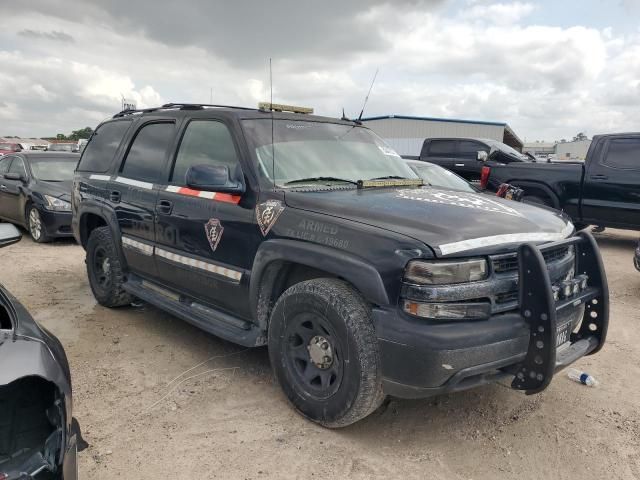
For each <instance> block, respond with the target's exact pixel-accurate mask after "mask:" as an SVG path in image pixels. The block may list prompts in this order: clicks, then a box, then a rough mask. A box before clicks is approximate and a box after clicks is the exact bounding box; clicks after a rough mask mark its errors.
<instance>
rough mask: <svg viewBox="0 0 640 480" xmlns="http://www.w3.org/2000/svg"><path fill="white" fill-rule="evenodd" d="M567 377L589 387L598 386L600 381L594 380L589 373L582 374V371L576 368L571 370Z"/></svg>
mask: <svg viewBox="0 0 640 480" xmlns="http://www.w3.org/2000/svg"><path fill="white" fill-rule="evenodd" d="M567 375H568V376H569V378H570V379H571V380H573V381H574V382H578V383H582V384H583V385H586V386H587V387H597V386H598V381H597V380H596V379H595V378H593V377H592V376H591V375H589V374H588V373H587V372H581V371H580V370H577V369H575V368H570V369H569V371H568V372H567Z"/></svg>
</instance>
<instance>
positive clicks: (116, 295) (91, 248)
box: [86, 227, 133, 307]
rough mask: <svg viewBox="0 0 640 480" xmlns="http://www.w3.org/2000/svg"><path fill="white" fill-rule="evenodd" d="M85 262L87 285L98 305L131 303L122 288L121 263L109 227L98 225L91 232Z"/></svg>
mask: <svg viewBox="0 0 640 480" xmlns="http://www.w3.org/2000/svg"><path fill="white" fill-rule="evenodd" d="M86 264H87V276H88V277H89V285H90V286H91V290H92V291H93V296H94V297H96V300H97V301H98V303H99V304H100V305H103V306H105V307H121V306H123V305H129V304H131V301H132V300H133V297H132V296H131V295H130V294H128V293H127V292H125V291H124V290H123V288H122V285H123V284H124V274H123V273H122V264H121V262H120V257H119V256H118V252H117V251H116V246H115V242H114V240H113V235H112V234H111V229H110V228H109V227H99V228H96V229H95V230H93V231H92V232H91V235H90V236H89V241H88V242H87V257H86Z"/></svg>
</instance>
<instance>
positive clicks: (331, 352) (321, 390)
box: [284, 312, 344, 400]
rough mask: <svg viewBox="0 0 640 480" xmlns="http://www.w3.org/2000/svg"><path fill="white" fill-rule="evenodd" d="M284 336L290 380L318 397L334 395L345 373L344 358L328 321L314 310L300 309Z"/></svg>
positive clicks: (323, 397)
mask: <svg viewBox="0 0 640 480" xmlns="http://www.w3.org/2000/svg"><path fill="white" fill-rule="evenodd" d="M287 323H288V324H287V328H286V332H285V337H284V364H285V368H286V369H287V370H288V371H289V374H290V376H291V378H292V380H293V382H294V383H295V384H296V385H297V386H298V388H300V389H302V390H303V391H304V392H305V393H306V394H308V395H310V396H312V397H314V398H316V399H318V400H322V399H326V398H329V397H331V396H332V395H334V394H335V393H336V392H337V391H338V389H339V388H340V385H341V384H342V379H343V376H344V358H343V356H342V349H341V346H340V344H339V342H338V337H337V335H336V332H335V330H334V329H333V327H332V326H331V324H330V323H329V322H328V321H327V319H326V318H324V317H323V316H320V315H317V314H315V313H310V312H309V313H306V312H305V313H300V314H298V315H295V316H294V318H292V319H291V320H290V321H289V322H287Z"/></svg>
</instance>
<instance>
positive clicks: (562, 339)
mask: <svg viewBox="0 0 640 480" xmlns="http://www.w3.org/2000/svg"><path fill="white" fill-rule="evenodd" d="M570 339H571V322H567V323H564V324H562V325H558V328H557V329H556V348H559V347H561V346H563V345H565V344H569V340H570Z"/></svg>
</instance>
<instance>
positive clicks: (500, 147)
mask: <svg viewBox="0 0 640 480" xmlns="http://www.w3.org/2000/svg"><path fill="white" fill-rule="evenodd" d="M485 141H486V143H488V144H489V146H490V147H493V148H497V149H498V150H502V151H503V152H505V153H508V154H509V155H513V156H514V157H517V158H521V159H523V160H529V157H527V156H526V155H524V154H522V153H520V152H519V151H517V150H516V149H515V148H511V147H510V146H509V145H507V144H506V143H502V142H498V141H496V140H485Z"/></svg>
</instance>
